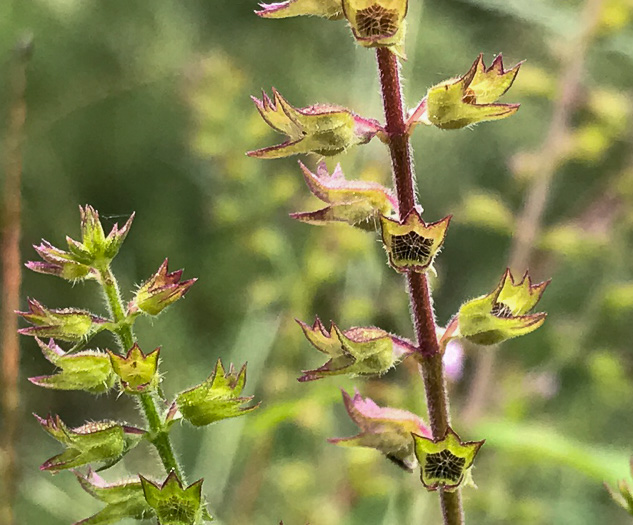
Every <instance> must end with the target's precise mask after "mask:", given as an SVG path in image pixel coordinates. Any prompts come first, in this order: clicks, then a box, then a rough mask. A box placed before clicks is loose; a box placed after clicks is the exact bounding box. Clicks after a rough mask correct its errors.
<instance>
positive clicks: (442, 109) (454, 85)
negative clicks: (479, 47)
mask: <svg viewBox="0 0 633 525" xmlns="http://www.w3.org/2000/svg"><path fill="white" fill-rule="evenodd" d="M520 67H521V63H518V64H517V65H515V66H514V67H513V68H511V69H508V70H506V69H504V67H503V59H502V56H501V55H498V56H497V57H496V58H495V59H494V61H493V62H492V65H491V66H490V67H486V66H485V64H484V60H483V55H479V56H478V57H477V59H476V60H475V62H474V63H473V65H472V66H471V68H470V69H469V70H468V72H467V73H466V74H464V75H463V76H461V77H458V78H452V79H449V80H446V81H444V82H441V83H440V84H438V85H436V86H433V87H432V88H431V89H429V91H428V93H427V95H426V97H425V99H423V101H422V102H421V103H420V105H419V106H418V108H419V109H420V111H418V110H415V111H414V112H413V114H414V115H416V118H415V122H410V125H415V124H416V122H423V123H425V124H429V125H434V126H437V127H438V128H441V129H459V128H463V127H466V126H470V125H471V124H477V123H478V122H483V121H487V120H499V119H502V118H506V117H509V116H510V115H513V114H514V113H516V112H517V111H518V109H519V104H498V103H496V101H497V99H498V98H499V97H501V96H502V95H503V94H505V93H506V91H508V89H510V87H511V86H512V84H513V82H514V80H515V78H516V76H517V74H518V73H519V68H520Z"/></svg>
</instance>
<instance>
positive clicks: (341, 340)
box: [297, 317, 416, 382]
mask: <svg viewBox="0 0 633 525" xmlns="http://www.w3.org/2000/svg"><path fill="white" fill-rule="evenodd" d="M297 322H298V323H299V325H300V326H301V328H302V330H303V333H304V335H305V336H306V339H308V341H309V342H310V343H311V344H312V346H314V347H315V348H316V349H317V350H319V351H320V352H323V353H324V354H326V355H328V356H329V357H330V360H329V361H328V362H327V363H325V364H324V365H323V366H321V367H319V368H317V369H315V370H304V371H303V376H301V377H300V378H299V381H301V382H304V381H314V380H315V379H321V378H323V377H327V376H332V375H341V374H349V375H351V376H357V375H382V374H384V373H386V372H387V371H388V370H389V369H390V368H392V367H393V366H395V365H396V364H397V363H399V362H400V361H401V360H402V359H403V358H404V357H405V356H406V355H408V354H411V353H413V352H415V351H416V348H415V346H414V345H413V344H412V343H411V342H410V341H407V340H405V339H401V338H399V337H396V336H393V335H391V334H389V333H388V332H385V331H384V330H382V329H380V328H376V327H375V326H370V327H354V328H350V329H349V330H345V331H344V332H343V331H342V330H341V329H340V328H339V327H338V326H336V324H334V323H332V326H331V328H330V330H329V332H328V331H327V330H326V329H325V327H324V326H323V323H322V322H321V320H320V319H319V318H318V317H317V318H316V320H315V321H314V324H313V325H312V326H309V325H307V324H306V323H304V322H302V321H297Z"/></svg>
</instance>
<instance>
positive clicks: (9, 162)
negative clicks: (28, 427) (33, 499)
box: [0, 39, 31, 525]
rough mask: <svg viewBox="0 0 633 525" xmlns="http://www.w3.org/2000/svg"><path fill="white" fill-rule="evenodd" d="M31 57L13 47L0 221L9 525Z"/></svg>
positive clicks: (4, 519)
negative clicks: (25, 126) (21, 219)
mask: <svg viewBox="0 0 633 525" xmlns="http://www.w3.org/2000/svg"><path fill="white" fill-rule="evenodd" d="M30 53H31V41H30V39H26V40H25V41H24V42H21V43H19V44H18V46H17V48H16V51H15V55H16V57H15V59H14V64H13V67H12V72H11V76H10V80H11V89H10V90H9V91H11V95H12V97H11V98H12V102H11V105H10V110H9V125H8V129H7V135H6V146H5V174H6V176H5V181H4V199H3V200H4V202H3V203H2V207H3V212H4V217H3V220H2V223H3V231H2V313H1V314H0V326H1V327H2V328H1V330H2V339H1V341H0V344H1V348H2V372H1V374H2V419H3V423H4V431H3V433H2V455H3V456H4V457H3V461H2V465H1V468H0V471H2V491H1V493H2V496H1V497H2V504H1V506H0V522H1V523H6V525H13V524H14V523H15V513H14V506H15V496H16V492H17V490H16V489H17V487H18V480H17V476H18V455H17V453H16V439H17V437H18V433H19V432H18V430H19V420H20V417H19V416H20V411H19V407H20V396H19V389H18V375H19V372H20V345H19V343H18V331H17V329H18V325H17V317H16V315H15V311H16V310H18V309H19V302H20V299H19V298H20V285H21V282H22V265H21V264H20V217H21V203H22V195H21V186H22V143H23V141H24V125H25V122H26V101H25V97H24V95H25V91H26V64H27V62H28V59H29V56H30Z"/></svg>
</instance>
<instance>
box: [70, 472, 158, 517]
mask: <svg viewBox="0 0 633 525" xmlns="http://www.w3.org/2000/svg"><path fill="white" fill-rule="evenodd" d="M73 473H74V474H75V476H77V481H78V482H79V484H80V485H81V488H83V489H84V490H85V491H86V492H87V493H88V494H90V495H91V496H92V497H93V498H95V499H97V500H99V501H101V502H103V503H105V504H106V506H105V507H104V508H103V509H101V510H100V511H99V512H97V513H96V514H94V515H92V516H90V517H89V518H86V519H84V520H81V521H79V522H77V523H76V524H75V525H106V524H108V523H118V522H119V521H120V520H123V519H124V518H132V519H137V520H141V519H146V518H149V517H150V516H151V515H153V514H154V512H153V509H152V508H151V507H150V506H149V504H148V503H147V501H145V494H144V493H143V487H142V486H141V480H140V479H139V477H138V476H135V477H133V478H130V479H126V480H121V481H118V482H116V483H107V482H106V481H105V480H104V479H103V478H102V477H101V476H99V475H98V474H97V473H96V472H95V471H94V470H92V469H91V468H89V469H88V473H87V474H86V475H85V476H82V475H81V474H80V473H79V472H77V471H73Z"/></svg>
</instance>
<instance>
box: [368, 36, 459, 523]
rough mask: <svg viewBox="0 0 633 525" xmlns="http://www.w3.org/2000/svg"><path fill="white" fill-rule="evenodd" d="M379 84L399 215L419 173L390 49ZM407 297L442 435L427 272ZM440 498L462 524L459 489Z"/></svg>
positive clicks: (435, 428)
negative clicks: (416, 173) (413, 157)
mask: <svg viewBox="0 0 633 525" xmlns="http://www.w3.org/2000/svg"><path fill="white" fill-rule="evenodd" d="M376 57H377V59H378V70H379V72H380V87H381V90H382V100H383V106H384V110H385V120H386V129H385V131H386V133H387V136H388V144H389V151H390V153H391V165H392V170H393V179H394V182H395V186H396V193H397V196H398V208H399V214H400V218H402V217H405V216H406V215H407V214H408V213H410V212H411V211H412V210H413V208H414V207H415V205H416V192H415V188H414V181H415V172H414V168H413V162H412V154H411V146H410V144H409V131H408V129H407V126H406V123H405V119H404V103H403V99H402V86H401V84H400V64H399V63H398V58H397V57H396V56H395V55H394V54H393V53H392V52H391V51H390V50H389V49H387V48H383V47H379V48H378V49H377V50H376ZM407 283H408V290H409V300H410V302H411V312H412V317H413V324H414V326H415V332H416V336H417V339H418V347H419V349H420V353H419V354H418V355H417V357H418V362H419V364H420V369H421V372H422V379H423V381H424V390H425V392H426V403H427V406H428V410H429V422H430V424H431V430H432V432H433V437H434V438H436V439H441V438H443V437H444V436H445V435H446V432H447V430H448V426H449V424H450V415H449V408H448V407H449V404H448V392H447V390H446V382H445V380H444V367H443V364H442V352H441V349H440V345H439V342H438V340H437V332H436V330H435V315H434V312H433V303H432V301H431V292H430V289H429V283H428V280H427V278H426V274H424V273H415V272H409V273H408V274H407ZM440 502H441V506H442V515H443V516H444V524H445V525H463V523H464V513H463V510H462V501H461V491H460V490H456V491H455V492H445V491H444V490H440Z"/></svg>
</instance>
